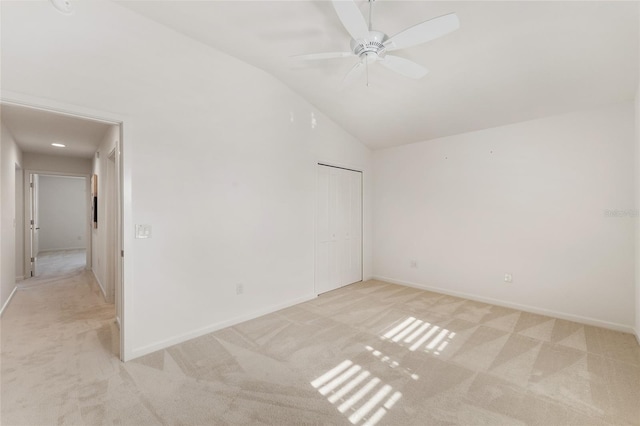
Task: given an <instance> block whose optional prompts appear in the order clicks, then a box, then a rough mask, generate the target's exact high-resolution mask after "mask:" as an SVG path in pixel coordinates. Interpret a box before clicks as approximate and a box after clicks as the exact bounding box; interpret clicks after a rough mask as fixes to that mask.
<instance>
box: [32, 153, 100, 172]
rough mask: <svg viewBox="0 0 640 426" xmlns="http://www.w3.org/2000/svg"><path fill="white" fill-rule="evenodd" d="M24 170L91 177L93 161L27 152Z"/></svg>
mask: <svg viewBox="0 0 640 426" xmlns="http://www.w3.org/2000/svg"><path fill="white" fill-rule="evenodd" d="M24 169H25V170H31V171H36V172H48V173H62V174H71V175H89V174H90V173H91V159H88V158H78V157H65V156H60V155H46V154H34V153H31V152H25V153H24Z"/></svg>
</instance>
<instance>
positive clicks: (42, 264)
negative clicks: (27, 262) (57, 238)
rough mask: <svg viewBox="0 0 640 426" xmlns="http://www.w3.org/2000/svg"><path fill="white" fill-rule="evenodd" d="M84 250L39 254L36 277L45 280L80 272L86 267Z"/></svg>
mask: <svg viewBox="0 0 640 426" xmlns="http://www.w3.org/2000/svg"><path fill="white" fill-rule="evenodd" d="M86 253H87V251H86V250H85V249H72V250H55V251H45V252H40V253H39V254H38V257H37V259H36V261H37V266H36V277H38V278H47V277H51V276H54V275H66V274H70V273H73V272H78V271H81V270H82V269H84V268H85V267H86V263H87V255H86Z"/></svg>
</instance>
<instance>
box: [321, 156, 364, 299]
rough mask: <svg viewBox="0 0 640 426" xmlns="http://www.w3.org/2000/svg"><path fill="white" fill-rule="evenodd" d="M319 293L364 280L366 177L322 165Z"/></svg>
mask: <svg viewBox="0 0 640 426" xmlns="http://www.w3.org/2000/svg"><path fill="white" fill-rule="evenodd" d="M316 240H317V244H316V292H317V293H318V294H320V293H324V292H326V291H329V290H334V289H336V288H340V287H342V286H345V285H347V284H351V283H354V282H357V281H361V280H362V173H360V172H355V171H352V170H345V169H339V168H336V167H329V166H322V165H318V224H317V238H316Z"/></svg>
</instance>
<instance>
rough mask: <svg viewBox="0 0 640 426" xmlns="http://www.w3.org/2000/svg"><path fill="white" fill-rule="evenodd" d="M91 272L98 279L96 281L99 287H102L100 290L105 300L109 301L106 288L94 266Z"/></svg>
mask: <svg viewBox="0 0 640 426" xmlns="http://www.w3.org/2000/svg"><path fill="white" fill-rule="evenodd" d="M91 273H92V274H93V278H95V279H96V282H97V283H98V287H100V290H101V291H102V296H103V297H104V300H105V302H106V301H107V292H106V291H105V290H104V286H103V285H102V283H101V282H100V280H99V279H98V276H97V275H96V271H94V270H93V268H91Z"/></svg>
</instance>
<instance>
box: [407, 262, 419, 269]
mask: <svg viewBox="0 0 640 426" xmlns="http://www.w3.org/2000/svg"><path fill="white" fill-rule="evenodd" d="M409 266H411V267H412V268H417V267H418V261H417V260H411V261H410V262H409Z"/></svg>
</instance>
